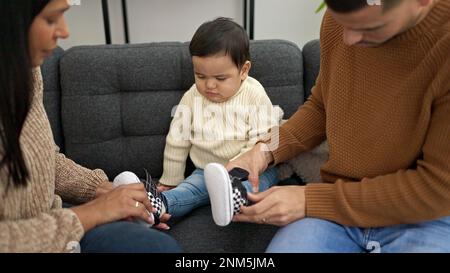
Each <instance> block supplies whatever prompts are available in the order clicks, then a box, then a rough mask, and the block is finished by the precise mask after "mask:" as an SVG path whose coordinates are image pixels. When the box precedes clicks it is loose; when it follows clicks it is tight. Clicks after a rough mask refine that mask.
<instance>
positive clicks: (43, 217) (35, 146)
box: [0, 70, 108, 252]
mask: <svg viewBox="0 0 450 273" xmlns="http://www.w3.org/2000/svg"><path fill="white" fill-rule="evenodd" d="M34 78H35V90H34V92H33V101H32V106H31V110H30V112H29V114H28V116H27V119H26V121H25V124H24V127H23V131H22V134H21V136H20V143H21V146H22V151H23V154H24V157H25V161H26V164H27V167H28V170H29V172H30V178H29V179H28V186H27V187H14V186H12V184H11V185H10V186H9V188H8V190H7V191H6V185H7V183H6V181H7V180H8V178H7V175H6V170H5V168H2V169H0V252H64V251H67V250H69V249H68V248H67V244H68V243H69V242H71V241H79V240H80V239H81V237H82V236H83V233H84V230H83V226H82V225H81V223H80V221H79V219H78V218H77V216H76V215H75V213H73V212H72V211H71V210H69V209H62V208H61V207H62V202H61V198H60V197H59V196H61V197H62V198H63V199H65V200H66V201H68V202H72V203H82V202H86V201H89V200H91V199H93V197H94V196H95V192H96V189H97V187H98V185H99V184H100V183H101V182H103V181H108V178H107V177H106V175H105V174H104V172H103V171H101V170H94V171H91V170H88V169H85V168H83V167H81V166H79V165H76V164H75V163H74V162H73V161H71V160H69V159H67V158H65V157H64V155H62V154H60V153H58V149H57V148H56V149H55V144H54V141H53V136H52V131H51V129H50V124H49V122H48V118H47V115H46V113H45V110H44V106H43V101H42V98H43V88H42V78H41V75H40V70H35V71H34ZM0 147H1V146H0ZM1 157H2V149H1V148H0V158H1ZM58 195H59V196H58Z"/></svg>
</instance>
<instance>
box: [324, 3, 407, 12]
mask: <svg viewBox="0 0 450 273" xmlns="http://www.w3.org/2000/svg"><path fill="white" fill-rule="evenodd" d="M402 1H403V0H381V1H379V2H378V1H376V0H325V3H326V4H327V6H328V7H329V8H330V9H331V10H333V11H335V12H341V13H348V12H353V11H358V10H360V9H362V8H364V7H367V6H369V5H376V4H377V2H378V3H381V5H382V6H383V11H384V12H385V11H388V10H390V9H391V8H393V7H395V6H397V5H398V4H399V3H400V2H402Z"/></svg>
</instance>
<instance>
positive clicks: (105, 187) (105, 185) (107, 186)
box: [95, 181, 113, 198]
mask: <svg viewBox="0 0 450 273" xmlns="http://www.w3.org/2000/svg"><path fill="white" fill-rule="evenodd" d="M112 189H113V185H112V183H111V182H109V181H105V182H102V183H101V184H100V185H99V186H98V188H97V190H96V191H95V198H98V197H100V196H102V195H103V194H105V193H108V192H110V191H111V190H112Z"/></svg>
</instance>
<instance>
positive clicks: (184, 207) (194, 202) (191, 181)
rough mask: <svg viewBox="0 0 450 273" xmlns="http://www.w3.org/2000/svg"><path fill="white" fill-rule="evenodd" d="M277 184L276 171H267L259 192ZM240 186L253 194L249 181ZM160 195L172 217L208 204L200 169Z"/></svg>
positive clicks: (273, 169)
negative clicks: (165, 201) (162, 196)
mask: <svg viewBox="0 0 450 273" xmlns="http://www.w3.org/2000/svg"><path fill="white" fill-rule="evenodd" d="M277 183H278V173H277V171H276V169H275V168H271V169H268V170H267V171H265V172H264V173H263V174H261V175H260V177H259V191H260V192H261V191H265V190H267V189H269V188H270V187H272V186H273V185H275V184H277ZM242 184H243V185H244V187H245V188H246V190H247V191H248V192H253V189H252V185H251V184H250V182H249V181H245V182H243V183H242ZM162 194H163V195H164V198H165V199H166V200H167V205H168V212H169V214H170V215H172V217H180V216H183V215H185V214H187V213H188V212H190V211H192V210H193V209H195V208H197V207H200V206H204V205H208V204H209V195H208V191H207V189H206V184H205V177H204V174H203V170H202V169H196V170H195V171H194V172H193V173H192V174H191V175H190V176H189V177H188V178H186V179H185V180H184V181H183V182H181V183H180V184H179V185H178V186H177V187H176V188H174V189H172V190H169V191H165V192H162Z"/></svg>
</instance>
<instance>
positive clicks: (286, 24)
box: [59, 0, 323, 49]
mask: <svg viewBox="0 0 450 273" xmlns="http://www.w3.org/2000/svg"><path fill="white" fill-rule="evenodd" d="M320 2H321V1H320V0H255V33H254V34H255V39H286V40H290V41H293V42H295V43H297V44H298V45H299V46H300V47H302V46H303V45H304V44H305V43H306V42H308V41H309V40H312V39H317V38H319V30H320V23H321V20H322V17H323V11H322V12H321V13H320V14H315V10H316V8H317V7H318V6H319V5H320ZM108 3H109V15H110V21H111V23H110V24H111V38H112V42H113V43H115V44H121V43H124V40H125V38H124V31H123V21H122V8H121V1H120V0H108ZM243 3H244V1H243V0H226V1H223V0H127V6H128V22H129V23H128V24H129V34H130V42H131V43H145V42H159V41H181V42H185V41H189V40H190V39H191V38H192V35H193V34H194V32H195V30H196V29H197V28H198V26H200V25H201V24H202V23H203V22H205V21H208V20H211V19H214V18H216V17H218V16H225V17H231V18H233V19H235V20H236V22H238V23H240V24H243ZM66 19H67V21H68V24H69V30H70V33H71V35H70V37H69V39H67V40H65V41H60V42H59V45H60V46H61V47H63V48H65V49H67V48H70V47H72V46H76V45H95V44H104V43H105V32H104V27H103V13H102V6H101V0H82V1H81V5H80V6H72V8H71V9H70V10H69V11H68V12H67V13H66Z"/></svg>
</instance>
